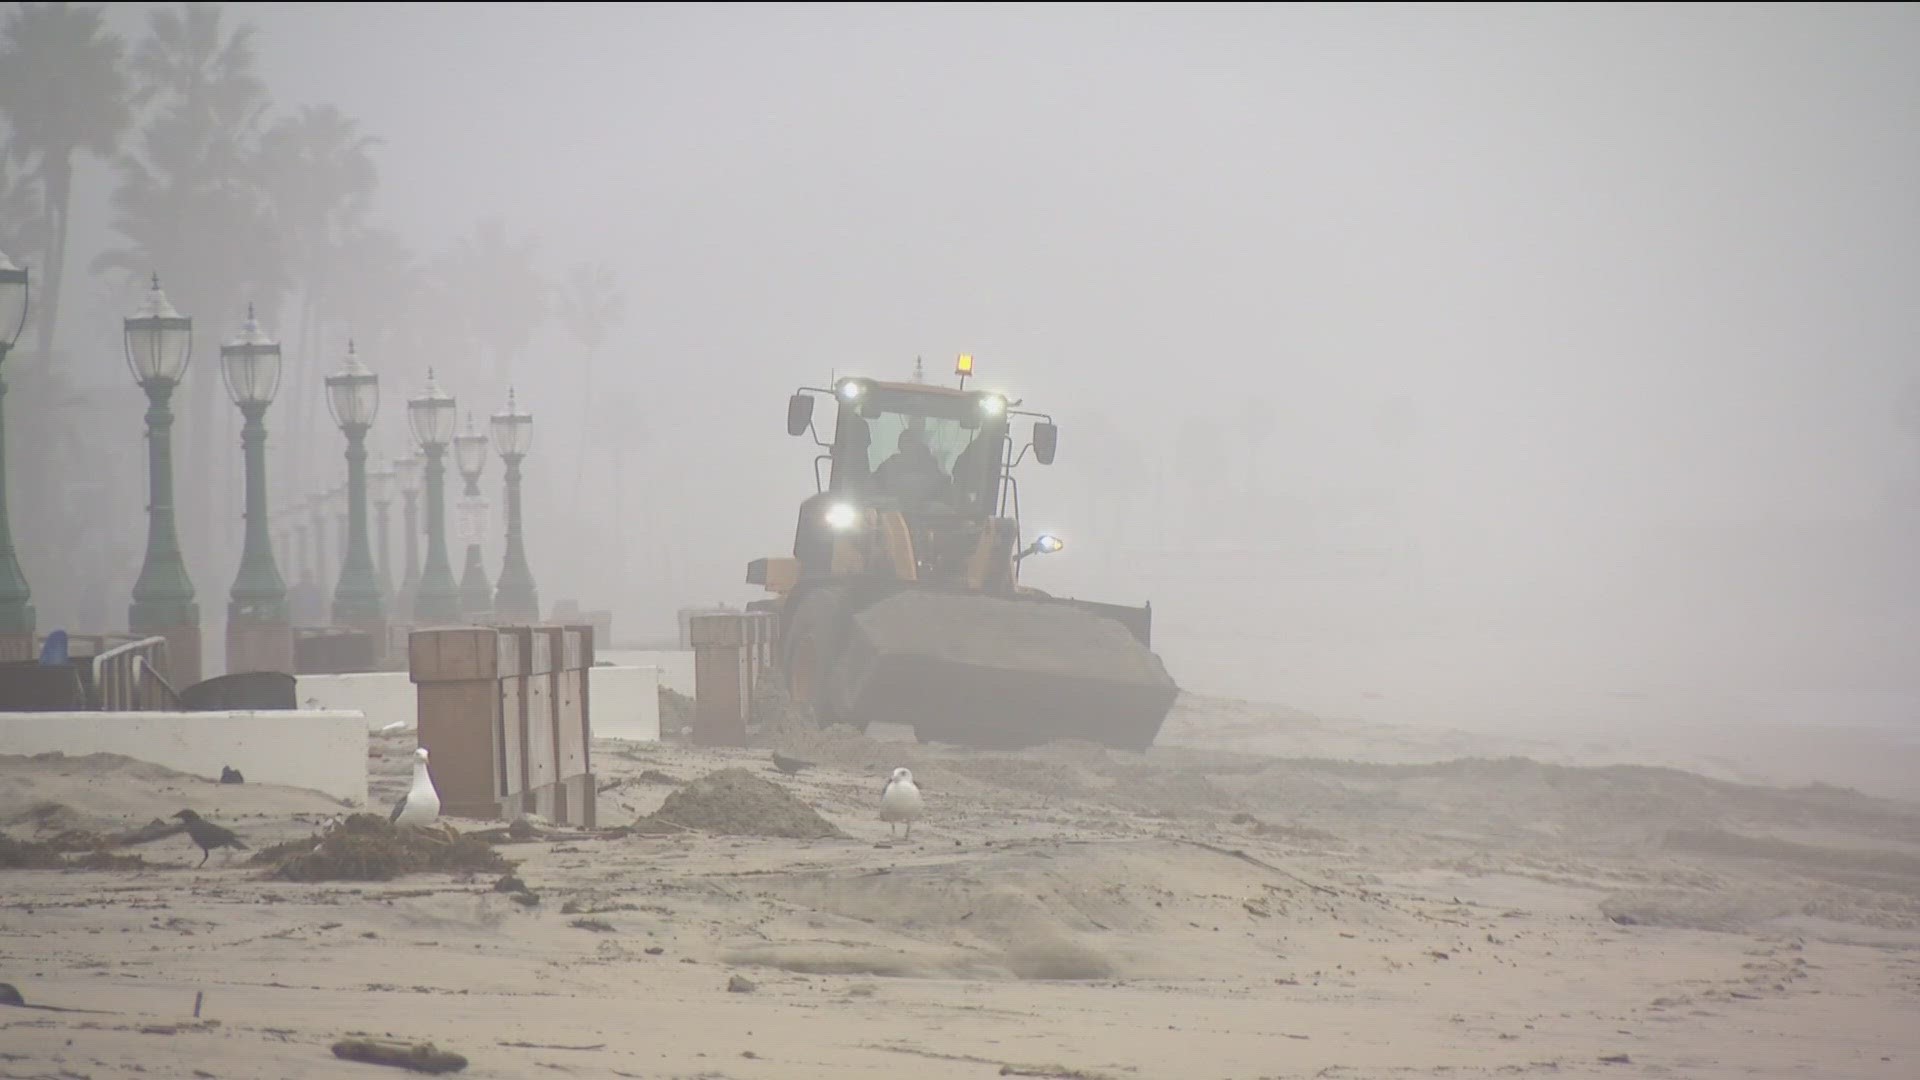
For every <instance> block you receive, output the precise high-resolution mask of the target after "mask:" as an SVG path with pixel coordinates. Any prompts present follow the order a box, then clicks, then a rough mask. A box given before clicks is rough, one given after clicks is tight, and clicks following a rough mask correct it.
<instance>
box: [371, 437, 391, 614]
mask: <svg viewBox="0 0 1920 1080" xmlns="http://www.w3.org/2000/svg"><path fill="white" fill-rule="evenodd" d="M393 481H394V475H393V467H392V466H391V465H387V464H385V463H384V462H382V463H381V465H380V467H379V468H377V469H373V470H371V471H369V472H368V473H367V498H369V499H371V500H373V507H374V510H375V512H376V517H375V521H374V533H373V535H374V545H373V555H374V565H375V566H377V567H379V576H380V602H381V603H382V604H383V605H385V608H386V611H387V617H388V618H389V619H392V618H393V617H394V616H393V611H394V607H393V575H392V574H391V573H389V572H388V571H389V569H390V563H391V562H392V560H391V559H389V558H388V556H389V555H390V554H392V548H393V545H392V544H389V543H388V542H387V535H388V532H389V530H388V528H387V523H388V521H389V520H390V519H391V515H389V514H388V512H387V511H388V509H389V508H391V507H392V506H393Z"/></svg>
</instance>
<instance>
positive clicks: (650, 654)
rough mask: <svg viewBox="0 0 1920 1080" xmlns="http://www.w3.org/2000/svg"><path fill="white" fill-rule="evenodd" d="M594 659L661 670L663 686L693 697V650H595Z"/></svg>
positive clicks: (618, 665) (621, 665) (625, 665)
mask: <svg viewBox="0 0 1920 1080" xmlns="http://www.w3.org/2000/svg"><path fill="white" fill-rule="evenodd" d="M594 657H595V658H596V659H599V660H607V661H611V662H612V663H613V664H614V665H615V666H617V667H651V668H659V669H660V685H661V686H664V687H666V688H667V689H669V690H673V691H675V692H676V693H680V694H685V695H686V696H688V697H692V696H693V682H694V680H693V650H692V649H595V650H594Z"/></svg>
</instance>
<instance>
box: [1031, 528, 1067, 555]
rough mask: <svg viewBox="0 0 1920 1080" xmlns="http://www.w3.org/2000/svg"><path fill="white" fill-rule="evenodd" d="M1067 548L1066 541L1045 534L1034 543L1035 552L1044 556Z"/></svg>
mask: <svg viewBox="0 0 1920 1080" xmlns="http://www.w3.org/2000/svg"><path fill="white" fill-rule="evenodd" d="M1066 546H1067V542H1066V541H1065V540H1062V539H1060V538H1059V537H1057V536H1053V535H1051V534H1044V533H1043V534H1042V535H1041V536H1040V537H1039V538H1038V539H1036V540H1035V541H1034V542H1033V550H1035V551H1037V552H1039V553H1040V554H1042V555H1051V554H1053V553H1054V552H1056V551H1059V550H1060V549H1061V548H1063V547H1066Z"/></svg>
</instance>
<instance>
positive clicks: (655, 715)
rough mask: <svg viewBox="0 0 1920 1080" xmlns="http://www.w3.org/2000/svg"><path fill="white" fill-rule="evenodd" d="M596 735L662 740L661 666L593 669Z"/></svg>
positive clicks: (604, 737) (643, 740)
mask: <svg viewBox="0 0 1920 1080" xmlns="http://www.w3.org/2000/svg"><path fill="white" fill-rule="evenodd" d="M592 671H593V676H592V684H591V689H590V690H589V693H591V694H592V702H593V715H592V716H591V717H590V718H589V720H590V721H591V723H592V724H593V737H594V738H596V739H633V740H636V741H639V742H659V741H660V669H659V668H657V667H596V668H593V669H592Z"/></svg>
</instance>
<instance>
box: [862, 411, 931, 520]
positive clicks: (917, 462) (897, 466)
mask: <svg viewBox="0 0 1920 1080" xmlns="http://www.w3.org/2000/svg"><path fill="white" fill-rule="evenodd" d="M873 479H874V481H875V483H876V485H877V486H878V487H879V489H880V490H881V491H882V492H884V493H886V494H888V495H891V496H893V497H894V498H896V499H898V500H900V502H901V504H902V505H903V506H905V505H917V504H924V503H927V502H930V501H932V500H933V499H936V498H938V497H940V496H941V495H943V494H945V493H946V490H947V484H948V480H947V474H946V472H945V471H944V470H942V469H941V468H940V459H938V458H936V457H934V456H933V451H932V450H931V449H929V448H928V447H927V437H926V435H925V433H923V432H921V431H920V430H919V429H918V428H915V427H913V426H911V425H909V426H908V427H906V428H903V429H902V430H901V432H900V441H899V443H898V444H897V449H896V450H895V451H894V453H893V456H892V457H890V458H888V459H887V460H885V461H883V462H881V463H880V467H879V468H877V469H875V470H874V471H873Z"/></svg>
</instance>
